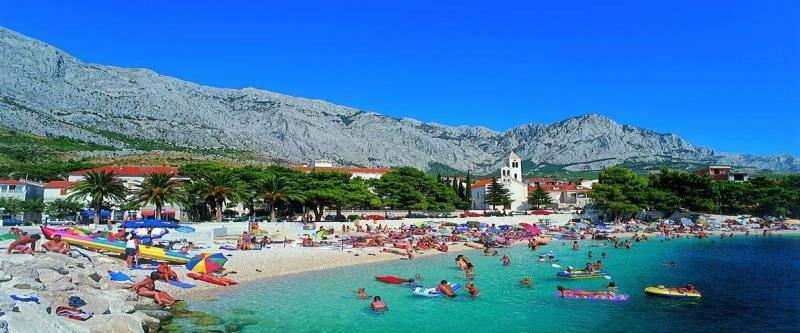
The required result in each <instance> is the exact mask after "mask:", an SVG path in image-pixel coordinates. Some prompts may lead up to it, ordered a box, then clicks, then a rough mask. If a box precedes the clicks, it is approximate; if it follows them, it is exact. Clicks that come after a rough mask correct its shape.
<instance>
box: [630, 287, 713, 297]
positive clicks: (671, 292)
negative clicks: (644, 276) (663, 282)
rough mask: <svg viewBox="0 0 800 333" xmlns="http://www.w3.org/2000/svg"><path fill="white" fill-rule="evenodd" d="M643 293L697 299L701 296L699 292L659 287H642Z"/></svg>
mask: <svg viewBox="0 0 800 333" xmlns="http://www.w3.org/2000/svg"><path fill="white" fill-rule="evenodd" d="M644 293H645V294H647V295H650V296H656V297H664V298H693V299H698V298H700V297H703V295H702V294H700V292H698V291H695V292H681V291H678V290H677V289H672V288H659V287H647V288H644Z"/></svg>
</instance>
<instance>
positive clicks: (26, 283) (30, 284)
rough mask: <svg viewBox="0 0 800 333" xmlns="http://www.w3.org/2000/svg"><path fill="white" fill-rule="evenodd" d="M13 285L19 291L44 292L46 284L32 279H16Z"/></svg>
mask: <svg viewBox="0 0 800 333" xmlns="http://www.w3.org/2000/svg"><path fill="white" fill-rule="evenodd" d="M11 283H13V286H14V288H17V289H26V290H37V291H42V290H44V289H45V286H44V284H42V283H41V282H38V281H36V280H34V279H31V278H15V279H14V280H13V281H11Z"/></svg>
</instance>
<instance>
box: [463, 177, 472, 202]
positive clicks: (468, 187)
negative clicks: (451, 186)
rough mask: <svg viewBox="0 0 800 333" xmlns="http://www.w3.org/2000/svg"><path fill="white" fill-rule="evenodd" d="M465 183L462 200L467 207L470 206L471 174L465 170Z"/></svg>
mask: <svg viewBox="0 0 800 333" xmlns="http://www.w3.org/2000/svg"><path fill="white" fill-rule="evenodd" d="M466 182H467V184H466V186H464V187H465V189H464V201H466V203H467V209H469V208H470V207H472V176H470V174H469V171H467V181H466Z"/></svg>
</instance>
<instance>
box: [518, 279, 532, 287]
mask: <svg viewBox="0 0 800 333" xmlns="http://www.w3.org/2000/svg"><path fill="white" fill-rule="evenodd" d="M520 283H522V285H523V286H526V287H530V286H531V278H530V277H526V278H524V279H522V281H520Z"/></svg>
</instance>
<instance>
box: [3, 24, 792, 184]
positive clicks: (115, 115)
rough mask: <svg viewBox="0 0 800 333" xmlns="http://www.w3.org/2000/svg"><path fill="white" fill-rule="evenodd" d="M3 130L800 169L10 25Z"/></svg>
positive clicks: (200, 143) (286, 148)
mask: <svg viewBox="0 0 800 333" xmlns="http://www.w3.org/2000/svg"><path fill="white" fill-rule="evenodd" d="M0 122H1V123H2V124H3V126H6V127H11V128H15V129H18V130H23V131H27V132H31V133H34V134H40V135H56V136H67V137H72V138H76V139H80V140H85V141H89V142H96V143H101V144H107V145H113V146H116V147H119V148H123V147H124V146H125V143H124V142H123V141H121V140H120V136H119V135H121V136H123V137H127V138H134V139H145V140H150V141H156V142H160V143H163V144H165V145H170V146H175V147H186V148H202V149H234V150H241V151H249V152H254V153H256V154H259V155H261V156H263V157H265V158H271V159H278V160H288V161H295V162H299V161H308V160H311V159H332V160H335V161H337V162H339V163H341V164H348V165H361V166H401V165H411V166H416V167H419V168H423V169H426V168H428V167H429V165H431V163H441V164H444V165H447V166H450V167H452V168H456V169H459V170H473V171H475V172H491V171H493V170H496V169H497V168H498V167H499V166H500V165H501V164H502V162H503V160H504V159H505V156H507V154H508V152H509V151H510V150H514V151H516V152H517V153H518V154H519V155H520V156H521V157H522V158H523V159H526V160H531V161H533V162H534V163H550V164H561V165H569V166H568V168H572V169H575V170H579V169H598V168H601V167H605V166H609V165H615V164H619V163H624V162H631V161H634V162H642V163H649V162H659V161H667V160H672V161H686V162H692V163H725V164H733V165H737V166H750V167H755V168H763V169H770V170H776V171H800V162H798V161H797V159H796V158H795V157H793V156H777V157H758V156H751V155H742V154H727V153H718V152H715V151H713V150H710V149H707V148H701V147H695V146H693V145H691V144H689V143H688V142H686V141H684V140H682V139H681V138H679V137H677V136H675V135H672V134H660V133H655V132H652V131H648V130H645V129H640V128H636V127H631V126H626V125H620V124H617V123H616V122H614V121H613V120H611V119H608V118H605V117H603V116H600V115H594V114H592V115H586V116H581V117H576V118H571V119H567V120H564V121H562V122H559V123H555V124H550V125H533V124H531V125H522V126H518V127H516V128H513V129H511V130H509V131H506V132H496V131H492V130H489V129H486V128H481V127H466V126H461V127H449V126H443V125H438V124H430V123H422V122H419V121H417V120H414V119H395V118H391V117H387V116H383V115H380V114H378V113H374V112H363V111H360V110H358V109H354V108H349V107H344V106H338V105H334V104H331V103H328V102H325V101H321V100H312V99H306V98H298V97H292V96H286V95H282V94H277V93H273V92H269V91H264V90H258V89H249V88H248V89H242V90H235V89H220V88H213V87H206V86H201V85H198V84H194V83H191V82H187V81H182V80H178V79H175V78H172V77H167V76H162V75H158V74H157V73H155V72H153V71H150V70H147V69H132V68H120V67H113V66H101V65H94V64H86V63H83V62H81V61H80V60H78V59H76V58H74V57H72V56H70V55H69V54H66V53H65V52H63V51H61V50H59V49H56V48H54V47H52V46H49V45H47V44H44V43H42V42H40V41H37V40H34V39H31V38H28V37H26V36H23V35H20V34H18V33H16V32H13V31H10V30H7V29H3V28H0ZM110 133H113V134H116V135H110Z"/></svg>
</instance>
